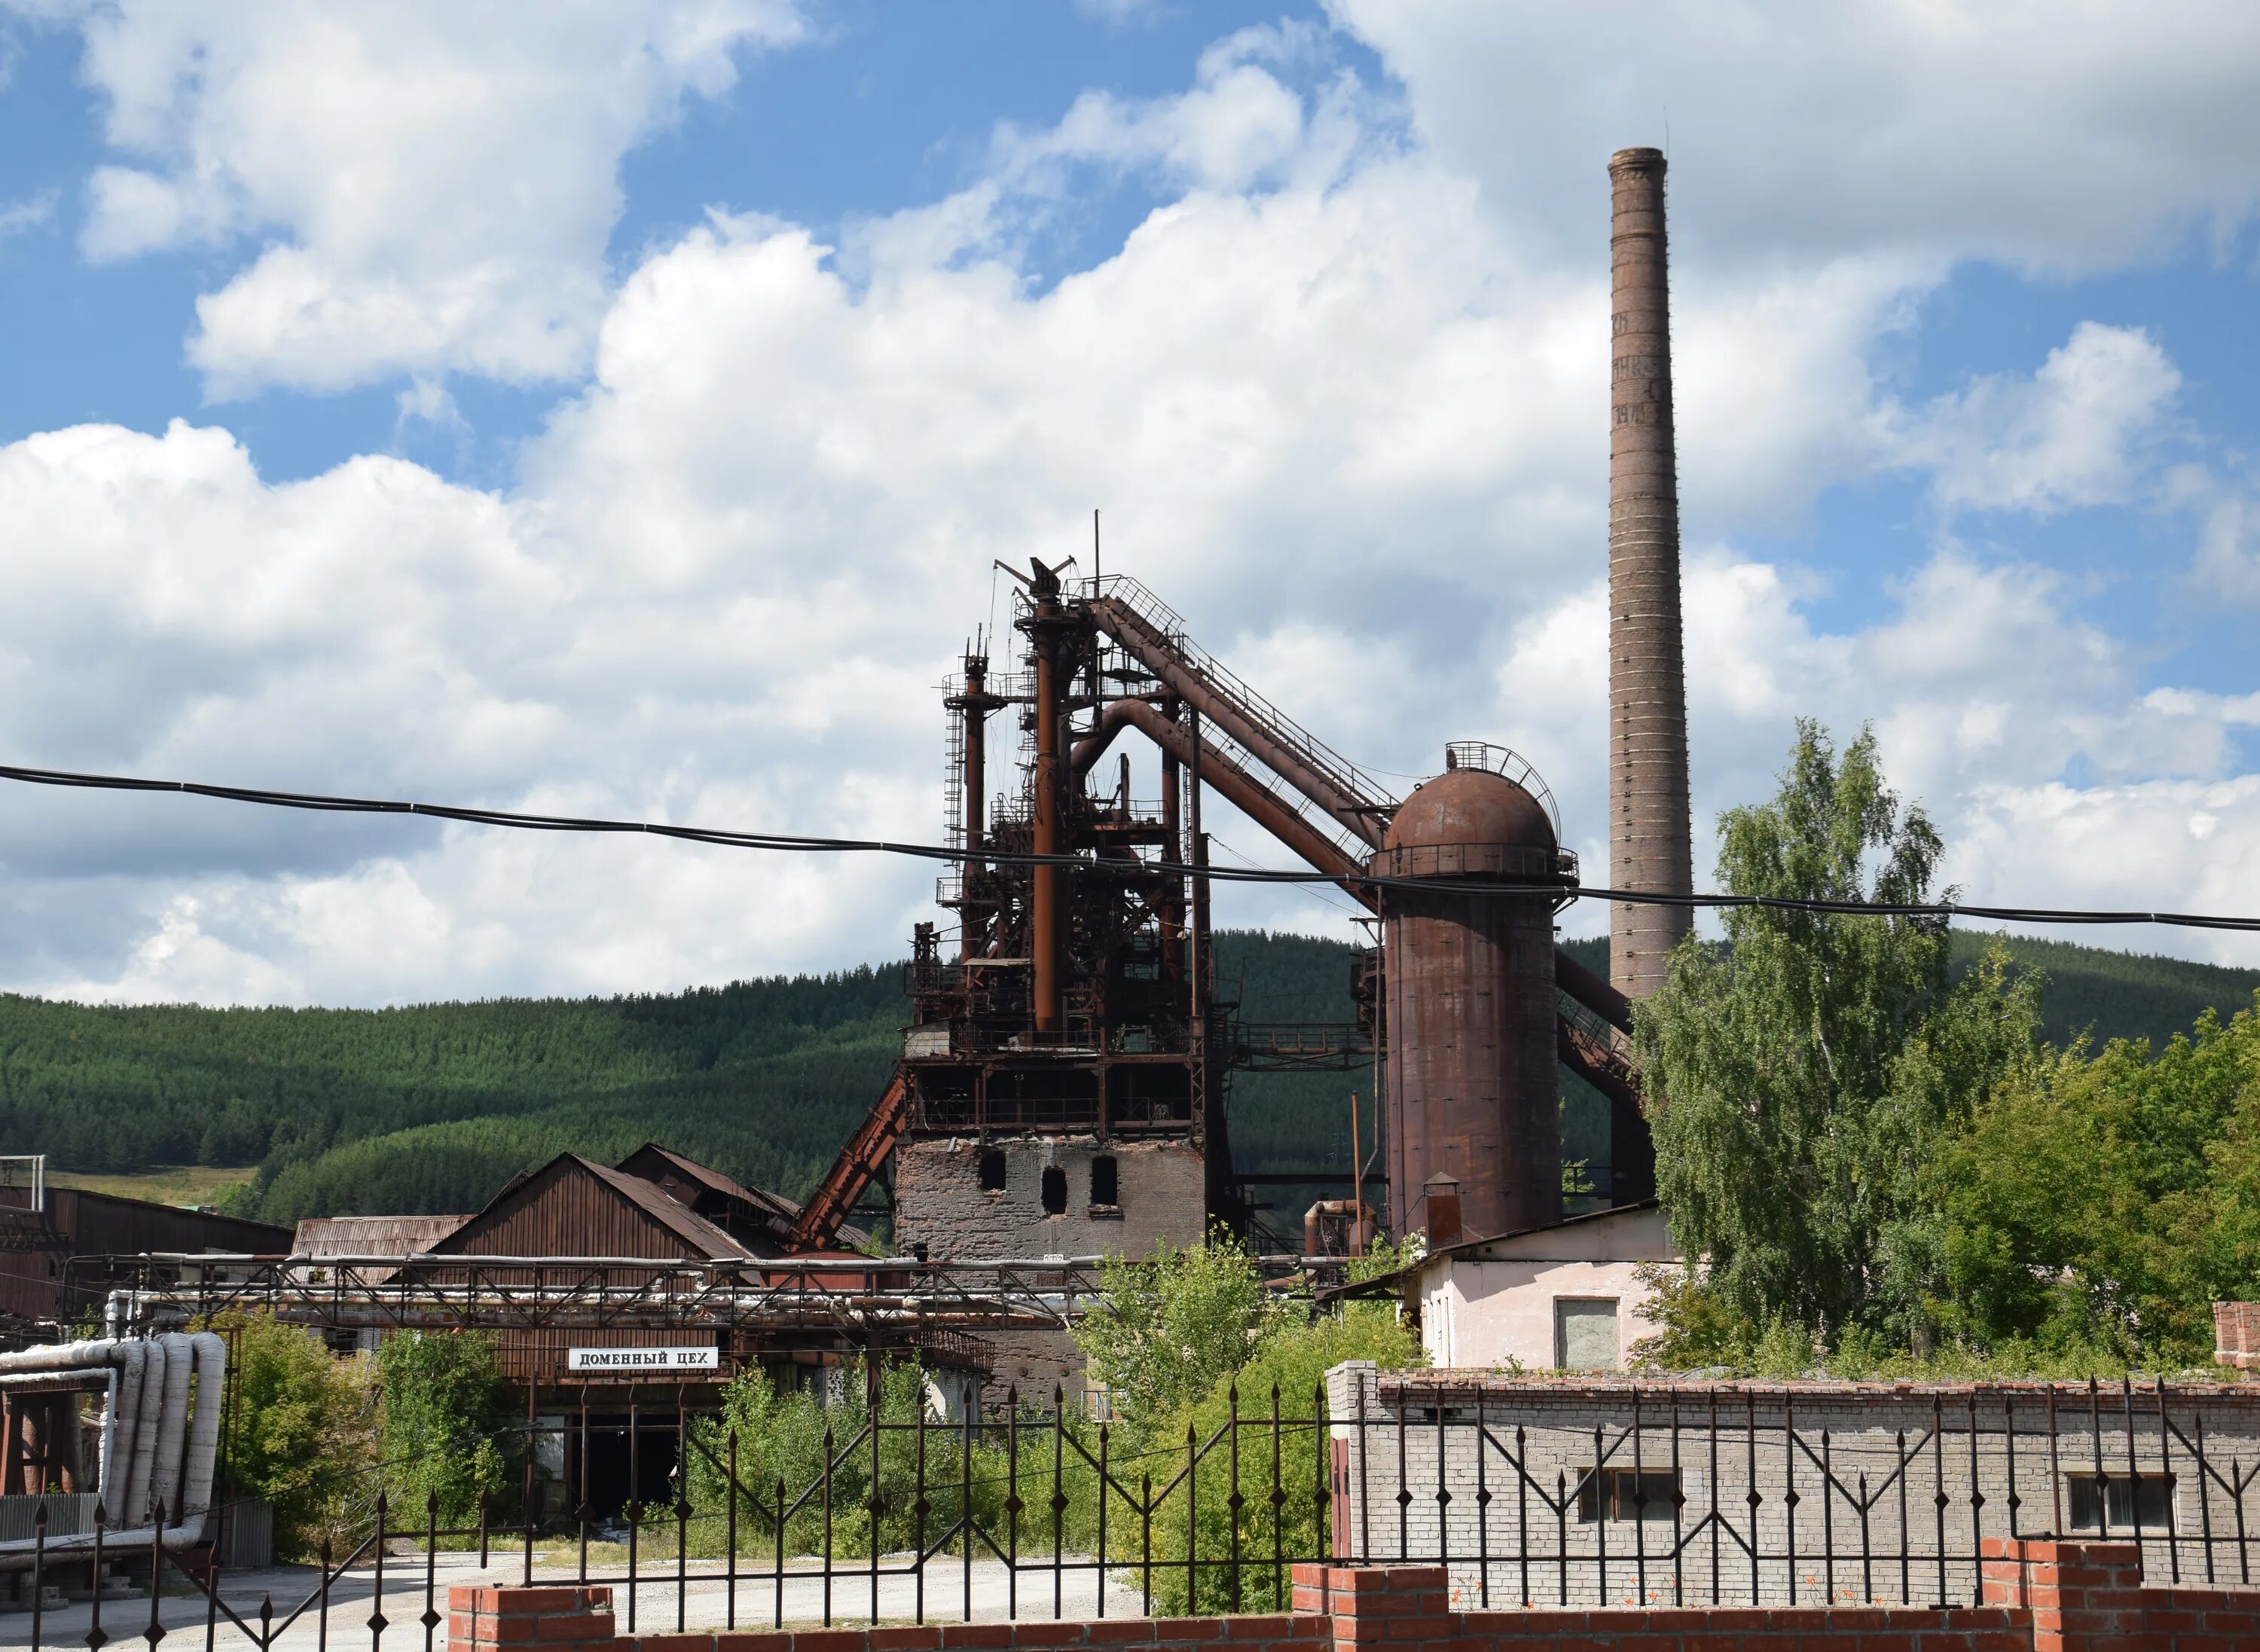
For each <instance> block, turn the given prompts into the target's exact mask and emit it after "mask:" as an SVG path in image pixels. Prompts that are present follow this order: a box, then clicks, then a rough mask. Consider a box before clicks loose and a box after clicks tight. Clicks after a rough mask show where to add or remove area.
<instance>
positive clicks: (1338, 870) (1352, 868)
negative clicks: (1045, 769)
mask: <svg viewBox="0 0 2260 1652" xmlns="http://www.w3.org/2000/svg"><path fill="white" fill-rule="evenodd" d="M1126 728H1134V729H1136V730H1137V731H1138V732H1139V733H1141V734H1143V735H1145V736H1146V738H1147V739H1148V740H1152V741H1153V742H1154V744H1155V745H1156V746H1158V747H1161V748H1162V751H1163V752H1164V753H1166V754H1168V755H1169V756H1171V757H1173V758H1175V759H1176V761H1177V762H1181V763H1184V764H1185V765H1187V766H1188V767H1191V764H1192V761H1193V753H1194V751H1195V750H1196V749H1198V751H1199V753H1200V777H1201V783H1202V784H1204V785H1209V786H1213V787H1215V788H1216V789H1217V790H1218V791H1219V792H1221V793H1222V794H1223V795H1224V797H1225V800H1226V801H1227V802H1228V803H1230V804H1231V805H1233V806H1234V808H1236V809H1238V810H1239V811H1240V812H1241V813H1242V814H1244V815H1246V816H1247V817H1248V819H1251V820H1253V821H1255V824H1256V825H1257V826H1262V828H1263V829H1264V830H1265V831H1266V832H1269V833H1270V834H1271V835H1272V836H1273V837H1275V838H1277V839H1278V840H1279V841H1280V843H1281V844H1282V845H1283V846H1284V847H1286V848H1288V849H1290V850H1291V851H1292V852H1293V853H1295V854H1296V855H1300V856H1301V857H1302V858H1303V859H1304V860H1305V861H1307V862H1309V863H1310V864H1311V865H1312V866H1313V867H1315V868H1317V869H1319V870H1320V871H1321V872H1324V873H1325V874H1327V876H1329V877H1338V878H1341V879H1343V880H1345V881H1344V882H1343V884H1342V888H1343V889H1344V890H1346V891H1348V894H1349V895H1350V897H1351V898H1353V899H1355V900H1356V901H1357V902H1359V903H1360V904H1361V905H1364V906H1367V907H1372V906H1373V905H1375V900H1374V896H1373V892H1372V891H1371V890H1369V889H1368V888H1366V886H1365V885H1364V883H1362V881H1360V880H1361V879H1362V877H1363V876H1364V872H1365V869H1364V868H1363V867H1362V866H1360V865H1359V864H1358V863H1357V862H1355V861H1353V860H1351V859H1350V858H1349V856H1348V855H1344V854H1343V853H1342V852H1341V850H1340V849H1338V848H1336V847H1334V841H1333V840H1331V839H1330V838H1328V837H1327V836H1326V834H1325V833H1321V832H1320V831H1318V830H1316V829H1315V828H1314V827H1312V825H1311V824H1310V823H1309V822H1308V821H1306V820H1305V819H1303V817H1302V816H1300V815H1298V814H1297V813H1296V812H1294V811H1293V810H1292V809H1290V808H1288V807H1287V806H1286V805H1284V804H1283V803H1281V802H1280V801H1279V799H1278V798H1277V797H1273V796H1272V795H1271V793H1270V792H1269V790H1266V789H1265V788H1264V786H1263V785H1262V783H1260V782H1258V781H1257V780H1256V779H1255V776H1252V775H1250V774H1249V773H1248V771H1247V770H1246V769H1242V768H1241V767H1240V765H1239V764H1237V763H1235V762H1233V761H1232V760H1231V759H1230V758H1228V757H1227V756H1226V755H1225V754H1223V753H1222V752H1220V751H1219V750H1217V748H1216V747H1213V746H1212V745H1210V744H1209V743H1208V742H1207V741H1206V740H1196V739H1195V738H1194V736H1193V735H1192V734H1191V733H1190V732H1189V731H1188V730H1187V729H1186V727H1185V726H1184V724H1182V723H1173V722H1171V721H1170V720H1169V719H1168V718H1166V717H1164V716H1162V713H1161V712H1159V711H1157V710H1156V709H1155V707H1153V706H1152V705H1150V704H1148V703H1147V702H1146V701H1144V700H1116V701H1115V702H1114V703H1113V704H1111V705H1109V706H1108V707H1107V708H1106V710H1105V712H1104V713H1102V714H1101V715H1100V717H1099V719H1098V727H1097V728H1096V729H1094V730H1093V731H1092V732H1091V734H1090V735H1089V736H1087V737H1086V738H1084V739H1083V740H1078V741H1077V742H1076V747H1075V751H1074V754H1073V755H1072V756H1071V757H1070V758H1069V769H1071V770H1072V771H1073V772H1074V773H1076V774H1085V773H1088V772H1089V771H1090V769H1091V765H1092V764H1093V763H1095V762H1098V759H1099V757H1100V755H1101V754H1103V753H1105V750H1106V747H1107V746H1108V745H1109V744H1110V743H1111V742H1112V740H1113V739H1114V737H1115V735H1116V734H1118V733H1120V732H1121V731H1122V730H1123V729H1126Z"/></svg>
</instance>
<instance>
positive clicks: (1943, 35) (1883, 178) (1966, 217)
mask: <svg viewBox="0 0 2260 1652" xmlns="http://www.w3.org/2000/svg"><path fill="white" fill-rule="evenodd" d="M1327 4H1328V10H1329V11H1331V12H1332V13H1333V14H1334V16H1335V17H1336V18H1339V19H1340V20H1341V23H1342V24H1343V25H1344V26H1346V27H1348V28H1350V29H1352V30H1354V31H1355V32H1357V33H1358V34H1359V35H1360V36H1362V38H1364V39H1366V40H1367V41H1369V42H1370V44H1371V45H1372V46H1374V48H1375V49H1376V50H1377V51H1378V52H1379V53H1380V54H1382V56H1383V58H1384V61H1386V62H1387V64H1388V65H1389V67H1390V68H1391V70H1392V71H1393V72H1394V73H1396V74H1397V75H1400V76H1402V77H1403V79H1404V81H1405V85H1406V87H1407V89H1408V90H1409V93H1410V102H1411V107H1412V115H1413V120H1414V125H1415V127H1416V130H1417V131H1418V132H1419V133H1420V136H1421V138H1422V139H1423V141H1424V143H1425V144H1426V146H1427V148H1428V149H1429V151H1430V152H1431V153H1432V154H1434V155H1435V156H1436V157H1437V158H1438V159H1439V161H1441V162H1442V163H1443V164H1444V165H1446V166H1448V167H1449V168H1452V169H1453V170H1454V171H1455V172H1459V173H1463V174H1464V175H1468V176H1470V177H1475V178H1478V179H1480V180H1482V182H1483V184H1484V190H1485V193H1486V196H1487V197H1488V198H1489V199H1490V200H1491V202H1492V203H1493V204H1494V206H1495V208H1496V210H1497V211H1499V212H1500V213H1501V214H1502V215H1504V216H1505V217H1507V218H1509V219H1510V221H1512V222H1513V224H1515V225H1517V227H1518V228H1519V229H1520V230H1521V231H1523V232H1526V233H1527V234H1529V235H1531V236H1533V237H1535V238H1538V239H1539V240H1542V241H1543V242H1545V243H1547V244H1548V245H1550V246H1552V247H1556V248H1563V249H1566V250H1567V252H1568V253H1569V254H1570V255H1571V256H1577V257H1584V256H1587V255H1588V254H1587V253H1586V250H1585V249H1587V248H1590V247H1592V246H1595V245H1597V244H1598V237H1599V235H1600V234H1602V233H1604V232H1605V228H1604V221H1603V218H1602V213H1603V211H1604V207H1603V198H1604V197H1602V195H1601V194H1600V182H1601V168H1602V164H1603V162H1604V161H1605V160H1606V157H1607V156H1608V154H1610V152H1611V151H1613V150H1615V149H1617V148H1620V147H1624V146H1626V145H1627V144H1641V143H1647V144H1657V145H1661V144H1663V141H1664V139H1665V135H1666V130H1667V127H1668V129H1669V133H1670V149H1671V159H1672V162H1673V171H1672V180H1673V198H1672V206H1673V214H1674V218H1673V224H1672V233H1673V239H1674V241H1675V243H1676V244H1677V247H1679V249H1680V251H1681V253H1682V255H1683V261H1686V258H1687V255H1688V254H1691V255H1692V261H1695V262H1698V263H1699V264H1701V265H1703V266H1706V267H1707V268H1712V269H1713V270H1725V269H1727V268H1734V267H1743V268H1760V269H1762V268H1768V267H1773V266H1777V265H1779V264H1781V263H1784V262H1786V263H1788V264H1791V265H1792V266H1804V267H1811V266H1813V265H1816V264H1820V263H1825V262H1826V261H1827V260H1829V259H1831V258H1834V257H1838V256H1842V255H1845V254H1857V253H1863V252H1874V251H1877V250H1888V251H1890V252H1892V253H1893V254H1899V255H1917V256H1921V255H1928V256H1938V257H1947V258H1967V257H1977V258H1998V259H2004V260H2007V261H2013V262H2015V263H2017V264H2019V265H2020V266H2022V267H2026V268H2035V269H2048V270H2056V271H2076V270H2092V269H2095V268H2106V267H2109V266H2112V265H2115V264H2117V263H2119V262H2121V261H2124V260H2126V259H2128V258H2131V257H2136V256H2142V255H2146V254H2155V253H2156V252H2157V251H2158V250H2160V249H2161V247H2164V246H2166V245H2168V244H2170V243H2171V241H2172V240H2174V239H2175V238H2178V237H2179V236H2182V235H2184V234H2185V233H2187V232H2189V231H2190V230H2191V229H2192V227H2198V226H2206V225H2221V224H2234V223H2235V222H2236V221H2238V220H2240V219H2242V218H2244V217H2245V216H2247V215H2248V214H2249V212H2250V211H2251V210H2252V207H2253V204H2254V202H2255V201H2256V199H2260V175H2256V174H2255V172H2254V171H2253V168H2251V167H2250V166H2249V165H2248V164H2247V162H2246V156H2247V155H2248V154H2249V153H2250V147H2251V144H2252V141H2253V139H2254V137H2255V135H2256V131H2260V102H2256V99H2255V97H2254V96H2253V93H2254V89H2255V86H2256V84H2260V74H2256V65H2260V10H2256V9H2255V8H2254V7H2252V6H2250V5H2248V4H2243V3H2242V0H2157V3H2156V4H2149V5H2143V6H2130V5H2086V6H2082V7H2078V8H2077V9H2076V10H2075V11H2070V12H2067V11H2066V10H2065V9H2064V8H2063V7H2062V6H2061V5H2058V4H2052V3H2050V0H1988V3H1987V4H1938V3H1937V0H1853V3H1852V4H1835V5H1812V4H1806V0H1730V3H1729V4H1717V0H1664V3H1663V4H1632V3H1631V0H1604V4H1594V5H1583V6H1546V5H1503V4H1497V0H1327Z"/></svg>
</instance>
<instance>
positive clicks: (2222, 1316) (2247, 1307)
mask: <svg viewBox="0 0 2260 1652" xmlns="http://www.w3.org/2000/svg"><path fill="white" fill-rule="evenodd" d="M2213 1361H2214V1364H2216V1365H2228V1366H2233V1367H2235V1368H2236V1369H2237V1370H2252V1369H2253V1368H2255V1367H2256V1366H2260V1302H2216V1303H2214V1305H2213Z"/></svg>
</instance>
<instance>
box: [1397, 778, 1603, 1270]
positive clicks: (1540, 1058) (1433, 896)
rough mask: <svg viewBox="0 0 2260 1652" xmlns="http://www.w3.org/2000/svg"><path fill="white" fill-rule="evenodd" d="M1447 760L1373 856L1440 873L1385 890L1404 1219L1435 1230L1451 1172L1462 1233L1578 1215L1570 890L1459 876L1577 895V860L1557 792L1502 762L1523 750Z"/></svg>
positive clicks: (1403, 872)
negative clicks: (1562, 1042)
mask: <svg viewBox="0 0 2260 1652" xmlns="http://www.w3.org/2000/svg"><path fill="white" fill-rule="evenodd" d="M1447 759H1448V762H1450V763H1451V765H1452V766H1451V767H1449V768H1448V769H1446V770H1445V771H1444V772H1443V773H1442V774H1441V775H1439V776H1436V777H1435V778H1434V779H1433V780H1430V781H1428V782H1427V783H1425V784H1423V785H1421V786H1420V787H1418V788H1416V789H1415V790H1414V791H1413V793H1412V796H1411V797H1407V798H1405V802H1404V804H1403V805H1402V806H1400V807H1399V808H1398V811H1397V812H1396V816H1395V818H1394V819H1392V820H1391V823H1390V827H1389V835H1388V837H1387V839H1386V840H1384V844H1383V847H1382V849H1381V851H1380V853H1379V854H1377V855H1375V856H1374V857H1373V861H1372V869H1373V871H1374V873H1375V874H1376V875H1377V876H1385V877H1393V878H1414V879H1419V880H1420V881H1421V882H1423V883H1433V884H1434V893H1430V892H1428V891H1427V890H1421V891H1419V892H1413V891H1410V890H1403V889H1391V890H1385V891H1384V895H1383V907H1382V910H1383V915H1384V919H1385V920H1386V923H1387V938H1386V940H1385V942H1384V950H1385V955H1386V957H1387V959H1388V965H1387V976H1386V990H1387V999H1388V1012H1387V1026H1388V1029H1389V1038H1388V1049H1389V1057H1388V1059H1389V1119H1388V1128H1389V1203H1390V1210H1389V1218H1390V1221H1389V1225H1390V1229H1391V1232H1392V1233H1397V1234H1408V1233H1414V1232H1425V1231H1426V1230H1427V1226H1428V1220H1427V1214H1428V1213H1427V1211H1426V1210H1425V1209H1424V1208H1423V1206H1424V1205H1425V1198H1424V1196H1423V1194H1422V1191H1421V1190H1422V1188H1423V1187H1424V1186H1425V1185H1426V1184H1427V1182H1428V1180H1429V1178H1430V1177H1432V1176H1436V1175H1438V1174H1439V1173H1441V1174H1443V1175H1446V1176H1450V1177H1452V1178H1453V1179H1455V1181H1456V1182H1457V1183H1458V1184H1459V1225H1460V1229H1461V1231H1462V1233H1463V1234H1467V1235H1469V1236H1470V1237H1482V1236H1484V1235H1488V1234H1502V1233H1510V1232H1513V1231H1515V1230H1517V1229H1520V1228H1526V1227H1535V1226H1541V1225H1543V1224H1546V1223H1548V1222H1556V1221H1559V1220H1560V1219H1561V1218H1562V1147H1561V1126H1560V1115H1559V1111H1558V1109H1559V1105H1560V1092H1559V1080H1558V1075H1557V1069H1556V1054H1555V1016H1556V1006H1555V981H1554V912H1555V908H1556V905H1557V904H1558V898H1547V897H1546V896H1543V895H1537V896H1532V897H1529V898H1515V899H1501V898H1494V897H1478V896H1475V895H1470V894H1464V893H1459V892H1455V888H1454V886H1455V884H1463V883H1471V882H1472V883H1539V884H1546V885H1549V886H1552V887H1556V888H1558V889H1560V890H1561V891H1562V892H1563V895H1565V896H1566V895H1567V894H1568V892H1569V891H1570V889H1571V888H1573V887H1574V886H1575V883H1576V874H1575V870H1574V864H1575V863H1574V862H1573V861H1572V860H1571V859H1570V857H1569V856H1567V855H1563V853H1562V852H1561V851H1560V849H1559V847H1558V846H1557V843H1556V833H1555V828H1554V822H1553V820H1552V819H1551V817H1550V816H1549V815H1548V812H1547V810H1546V807H1545V805H1542V804H1541V802H1540V801H1539V800H1538V798H1537V797H1534V795H1533V794H1532V793H1531V791H1530V790H1527V788H1525V787H1524V786H1523V785H1521V784H1520V783H1518V782H1517V781H1516V780H1513V779H1510V778H1509V777H1508V776H1507V775H1506V774H1503V773H1499V772H1498V769H1499V768H1500V767H1502V766H1504V767H1506V768H1508V769H1510V770H1511V771H1514V772H1521V773H1527V769H1524V768H1523V765H1522V764H1521V763H1520V760H1519V759H1515V758H1513V754H1511V753H1505V752H1501V751H1499V750H1498V748H1497V747H1482V746H1478V745H1473V744H1469V745H1461V746H1455V747H1452V748H1450V750H1449V751H1448V754H1447ZM1500 760H1503V761H1500Z"/></svg>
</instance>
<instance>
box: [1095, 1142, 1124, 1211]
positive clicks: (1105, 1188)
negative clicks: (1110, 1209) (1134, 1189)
mask: <svg viewBox="0 0 2260 1652" xmlns="http://www.w3.org/2000/svg"><path fill="white" fill-rule="evenodd" d="M1121 1192H1122V1187H1121V1183H1120V1181H1119V1178H1118V1177H1117V1176H1116V1175H1115V1170H1114V1160H1113V1158H1112V1155H1107V1154H1101V1155H1099V1156H1098V1157H1097V1158H1095V1159H1093V1160H1092V1161H1091V1203H1092V1204H1094V1205H1119V1204H1120V1203H1121V1202H1122V1198H1121Z"/></svg>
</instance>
